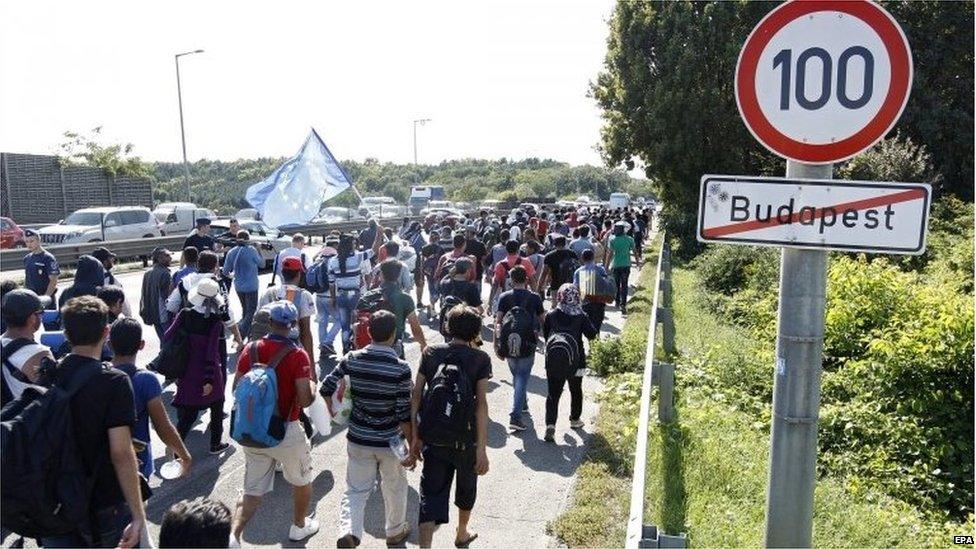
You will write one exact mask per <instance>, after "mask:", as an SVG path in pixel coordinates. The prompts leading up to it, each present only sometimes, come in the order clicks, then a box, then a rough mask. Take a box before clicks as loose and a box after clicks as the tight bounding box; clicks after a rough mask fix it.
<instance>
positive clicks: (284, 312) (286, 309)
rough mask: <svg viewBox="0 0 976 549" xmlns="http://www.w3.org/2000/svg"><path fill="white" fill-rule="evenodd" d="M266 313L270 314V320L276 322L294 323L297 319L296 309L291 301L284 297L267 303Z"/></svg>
mask: <svg viewBox="0 0 976 549" xmlns="http://www.w3.org/2000/svg"><path fill="white" fill-rule="evenodd" d="M268 314H269V315H271V320H272V321H273V322H276V323H278V324H286V325H287V324H294V323H295V322H297V321H298V309H296V308H295V306H294V305H292V303H291V301H288V300H284V299H283V300H281V301H275V302H274V303H272V304H271V305H269V306H268Z"/></svg>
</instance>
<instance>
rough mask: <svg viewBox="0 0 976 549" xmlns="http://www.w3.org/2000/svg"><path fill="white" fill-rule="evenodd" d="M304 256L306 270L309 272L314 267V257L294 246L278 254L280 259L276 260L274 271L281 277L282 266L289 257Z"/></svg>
mask: <svg viewBox="0 0 976 549" xmlns="http://www.w3.org/2000/svg"><path fill="white" fill-rule="evenodd" d="M303 254H304V256H305V259H304V261H302V263H303V264H304V265H305V270H306V271H307V270H308V269H309V267H311V266H312V259H314V258H313V257H312V255H311V254H310V253H308V252H307V251H305V250H299V249H298V248H296V247H294V246H292V247H290V248H285V249H284V250H281V251H280V252H279V253H278V258H277V259H275V263H274V270H275V273H277V274H278V276H281V264H282V263H284V261H285V258H288V257H302V255H303Z"/></svg>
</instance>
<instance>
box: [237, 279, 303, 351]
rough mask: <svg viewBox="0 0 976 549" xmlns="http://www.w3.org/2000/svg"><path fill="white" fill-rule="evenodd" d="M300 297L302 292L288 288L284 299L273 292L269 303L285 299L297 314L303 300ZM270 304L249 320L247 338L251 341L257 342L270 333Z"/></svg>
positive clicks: (300, 309)
mask: <svg viewBox="0 0 976 549" xmlns="http://www.w3.org/2000/svg"><path fill="white" fill-rule="evenodd" d="M302 295H303V292H302V291H301V290H300V289H299V290H295V289H291V288H289V289H287V290H285V297H284V298H281V297H278V292H277V291H275V299H274V301H272V302H271V303H274V302H276V301H281V300H282V299H287V300H288V301H291V302H292V304H294V305H295V308H296V309H298V312H299V313H301V311H302V299H303V297H302ZM271 303H268V304H267V305H265V306H264V307H261V308H260V309H258V310H257V312H256V313H254V316H253V317H252V319H251V329H250V331H249V332H248V334H247V338H248V339H250V340H251V341H257V340H259V339H261V338H262V337H264V336H266V335H268V334H269V333H271Z"/></svg>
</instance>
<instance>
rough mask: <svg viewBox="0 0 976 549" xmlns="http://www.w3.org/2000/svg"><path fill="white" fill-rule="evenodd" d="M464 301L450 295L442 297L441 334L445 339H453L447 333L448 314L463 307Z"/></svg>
mask: <svg viewBox="0 0 976 549" xmlns="http://www.w3.org/2000/svg"><path fill="white" fill-rule="evenodd" d="M462 303H464V301H462V300H461V298H460V297H458V296H456V295H453V294H448V295H445V296H442V297H441V314H440V332H441V335H442V336H444V337H445V338H449V337H451V336H450V334H448V333H447V313H448V312H450V310H451V309H453V308H454V307H456V306H458V305H461V304H462Z"/></svg>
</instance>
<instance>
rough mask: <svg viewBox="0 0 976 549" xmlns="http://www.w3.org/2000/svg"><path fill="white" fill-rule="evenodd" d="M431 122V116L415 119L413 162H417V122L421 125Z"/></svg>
mask: <svg viewBox="0 0 976 549" xmlns="http://www.w3.org/2000/svg"><path fill="white" fill-rule="evenodd" d="M428 122H430V118H421V119H418V120H414V121H413V163H414V164H415V165H416V164H417V124H418V123H419V124H420V125H421V126H423V125H424V124H426V123H428Z"/></svg>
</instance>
